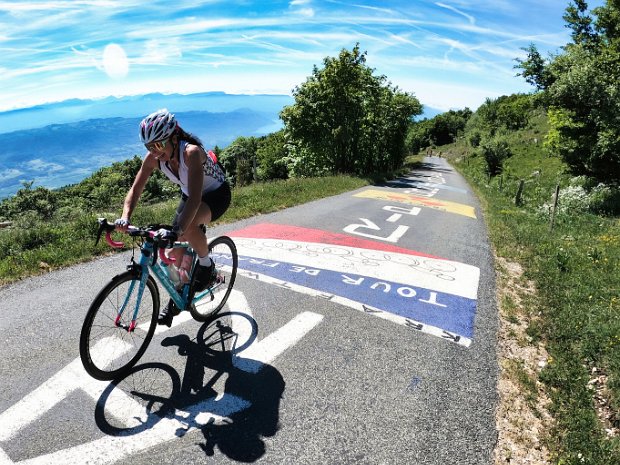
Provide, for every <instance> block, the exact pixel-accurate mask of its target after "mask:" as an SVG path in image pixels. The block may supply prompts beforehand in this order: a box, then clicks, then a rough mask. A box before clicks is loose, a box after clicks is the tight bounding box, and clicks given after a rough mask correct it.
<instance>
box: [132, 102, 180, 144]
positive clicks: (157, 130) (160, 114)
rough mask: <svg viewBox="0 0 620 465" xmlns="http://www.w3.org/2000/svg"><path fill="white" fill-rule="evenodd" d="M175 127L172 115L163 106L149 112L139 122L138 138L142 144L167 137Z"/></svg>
mask: <svg viewBox="0 0 620 465" xmlns="http://www.w3.org/2000/svg"><path fill="white" fill-rule="evenodd" d="M176 128H177V120H176V119H175V118H174V115H173V114H172V113H170V112H169V111H168V110H166V109H165V108H164V109H162V110H157V111H156V112H154V113H151V114H150V115H148V116H147V117H146V118H144V119H143V120H142V122H141V123H140V139H142V143H143V144H148V143H150V142H156V141H160V140H164V139H167V138H169V137H170V136H171V135H172V134H174V131H175V130H176Z"/></svg>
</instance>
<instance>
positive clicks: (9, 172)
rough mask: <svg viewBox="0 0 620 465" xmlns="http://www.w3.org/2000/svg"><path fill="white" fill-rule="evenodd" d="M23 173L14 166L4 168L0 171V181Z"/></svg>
mask: <svg viewBox="0 0 620 465" xmlns="http://www.w3.org/2000/svg"><path fill="white" fill-rule="evenodd" d="M23 174H24V172H23V171H20V170H18V169H16V168H9V169H6V170H2V171H0V182H4V181H8V180H9V179H15V178H18V177H20V176H22V175H23Z"/></svg>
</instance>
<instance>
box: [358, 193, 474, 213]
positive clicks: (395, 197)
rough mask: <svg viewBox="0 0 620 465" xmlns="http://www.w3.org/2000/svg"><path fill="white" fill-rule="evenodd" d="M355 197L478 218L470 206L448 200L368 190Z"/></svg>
mask: <svg viewBox="0 0 620 465" xmlns="http://www.w3.org/2000/svg"><path fill="white" fill-rule="evenodd" d="M354 197H362V198H366V199H376V200H387V201H390V202H398V203H406V204H407V205H415V206H417V207H426V208H433V209H435V210H441V211H445V212H448V213H455V214H457V215H463V216H467V217H469V218H476V210H475V209H474V207H472V206H470V205H464V204H462V203H456V202H449V201H447V200H438V199H429V198H426V197H419V196H417V195H409V194H400V193H397V192H390V191H383V190H377V189H367V190H365V191H362V192H359V193H357V194H354Z"/></svg>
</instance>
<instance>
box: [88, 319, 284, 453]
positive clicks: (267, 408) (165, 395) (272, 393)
mask: <svg viewBox="0 0 620 465" xmlns="http://www.w3.org/2000/svg"><path fill="white" fill-rule="evenodd" d="M231 315H235V314H234V313H228V314H222V315H219V316H218V318H217V319H216V320H214V321H212V322H209V323H207V324H205V325H203V326H202V327H201V328H200V330H199V332H198V335H197V337H196V338H195V339H191V338H190V337H189V336H187V335H185V334H180V335H176V336H171V337H167V338H165V339H164V340H163V341H162V346H164V347H176V348H177V352H178V354H179V355H181V356H182V357H186V358H187V360H186V362H185V369H184V371H183V374H182V376H180V375H179V373H178V372H177V371H176V370H174V368H172V367H171V366H169V365H165V364H161V363H155V364H153V363H151V364H143V365H140V366H137V367H135V368H134V369H133V370H132V371H131V372H130V374H129V375H127V376H126V377H124V378H123V379H122V380H117V381H115V382H113V383H111V384H110V386H109V387H108V388H107V389H106V390H105V391H104V393H103V394H102V396H101V398H100V399H99V402H98V404H97V408H96V411H95V419H96V422H97V425H98V426H99V428H100V429H101V430H102V431H103V432H104V433H106V434H110V435H122V436H127V435H132V434H139V433H142V432H148V431H149V430H152V428H153V427H154V426H155V425H156V424H157V423H158V422H159V421H161V420H162V419H164V418H165V419H168V420H173V421H175V422H177V423H178V427H177V430H176V433H175V434H176V436H178V437H182V436H184V435H185V434H187V432H189V431H192V430H195V429H199V430H201V431H202V434H203V436H204V440H205V441H204V443H199V444H198V445H199V446H200V447H201V449H202V450H203V451H204V452H205V454H206V455H208V456H212V455H214V453H215V448H218V449H219V450H220V452H221V453H223V454H225V455H226V456H227V457H229V458H231V459H234V460H238V461H242V462H254V461H256V460H258V459H259V458H261V457H262V456H263V455H264V454H265V451H266V446H265V442H264V438H266V437H271V436H274V435H275V434H276V433H277V431H278V429H279V411H280V400H281V398H282V394H283V393H284V389H285V382H284V379H283V377H282V375H281V374H280V373H279V372H278V370H277V369H275V368H274V367H273V366H270V365H267V364H263V363H261V362H258V361H256V360H251V359H248V358H244V357H242V353H240V352H241V351H242V350H244V349H245V348H247V347H248V346H249V345H250V344H251V343H252V342H253V341H254V340H255V339H256V336H257V333H258V329H257V326H256V322H255V321H254V320H253V319H251V317H249V316H247V315H245V314H236V315H237V316H241V317H243V318H246V319H248V321H249V320H250V319H251V320H252V321H251V322H250V323H251V328H252V332H251V334H249V335H248V334H246V335H245V336H246V339H247V340H245V341H241V342H239V341H238V336H239V335H238V334H236V333H235V332H234V331H233V330H232V327H231V325H228V324H226V323H225V320H226V317H229V316H231ZM119 389H120V390H121V391H123V393H124V396H125V397H127V396H131V398H132V399H134V400H136V401H137V403H138V404H139V405H140V406H141V407H137V406H136V408H135V410H136V411H138V412H137V413H138V415H136V414H135V413H134V412H133V411H129V410H128V409H127V402H126V400H125V401H124V403H123V405H122V406H120V405H119V406H117V407H115V406H114V405H109V404H110V403H111V402H112V400H113V399H114V394H115V392H116V394H117V397H123V396H119V395H118V393H117V391H118V390H119ZM119 410H122V413H123V415H124V417H125V418H124V422H120V423H119V422H118V421H117V420H116V419H115V415H114V412H117V411H119ZM110 412H112V413H110ZM117 415H118V414H117Z"/></svg>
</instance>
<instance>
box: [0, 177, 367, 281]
mask: <svg viewBox="0 0 620 465" xmlns="http://www.w3.org/2000/svg"><path fill="white" fill-rule="evenodd" d="M89 182H90V181H89ZM368 182H369V181H368V180H366V179H362V178H357V177H352V176H326V177H321V178H303V179H301V178H299V179H287V180H279V181H273V182H266V183H255V184H252V185H249V186H246V187H237V188H235V189H234V190H233V201H232V204H231V207H230V208H229V210H228V211H227V212H226V214H225V215H224V216H223V217H222V218H221V220H218V223H224V222H232V221H236V220H240V219H243V218H248V217H251V216H254V215H258V214H263V213H270V212H274V211H278V210H281V209H283V208H288V207H291V206H294V205H298V204H301V203H305V202H309V201H311V200H315V199H319V198H323V197H327V196H331V195H336V194H339V193H342V192H346V191H350V190H353V189H357V188H358V187H361V186H363V185H366V184H368ZM45 191H47V189H45ZM85 192H88V191H85ZM50 193H51V194H50ZM54 195H58V194H57V192H56V191H49V192H43V188H37V189H32V190H29V191H28V192H25V193H24V192H22V194H21V195H20V199H18V200H13V199H9V201H10V202H11V203H10V204H9V205H10V206H11V208H14V209H15V208H17V207H15V205H16V203H17V202H18V201H19V202H22V204H23V205H25V207H24V208H25V210H23V211H18V210H15V211H14V212H12V214H11V216H9V217H8V218H7V216H5V219H8V220H10V221H9V222H10V226H9V227H4V228H1V229H0V285H2V284H8V283H10V282H13V281H16V280H18V279H21V278H24V277H27V276H32V275H36V274H40V273H44V272H47V271H50V270H53V269H56V268H59V267H63V266H67V265H71V264H75V263H79V262H83V261H86V260H90V259H92V258H93V257H95V256H98V255H102V254H107V253H112V249H110V248H109V247H108V246H107V245H106V244H105V243H104V241H102V242H101V243H99V245H97V246H95V237H96V232H97V218H98V217H106V218H108V219H110V220H114V219H116V218H117V217H118V215H119V214H120V212H121V210H122V208H121V205H122V198H123V195H124V193H120V192H119V195H117V196H116V197H114V198H112V199H111V200H110V199H108V200H109V201H108V203H107V204H105V203H104V202H103V201H101V203H98V204H97V206H96V207H89V206H88V205H85V202H86V201H85V200H84V197H80V196H79V195H78V196H74V197H73V205H71V204H69V203H68V202H67V203H65V202H64V201H61V202H55V203H54V204H53V206H52V207H50V204H51V202H49V201H45V202H42V201H40V199H48V198H53V197H52V196H54ZM88 195H89V196H90V197H89V198H90V200H89V201H92V199H93V197H92V191H90V192H88ZM167 196H168V198H169V200H162V197H161V196H159V197H157V200H156V201H153V200H150V201H149V196H146V198H145V199H143V201H141V203H140V204H139V206H138V208H137V209H136V211H135V213H134V215H133V218H132V221H133V222H134V224H136V225H147V224H153V223H164V224H167V223H170V219H171V218H173V217H174V212H175V210H176V208H177V204H178V195H177V193H176V190H174V191H172V193H171V194H170V193H169V194H168V195H167ZM98 202H99V201H98ZM104 205H105V206H104ZM130 244H131V242H130V241H129V242H128V246H129V245H130Z"/></svg>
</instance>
